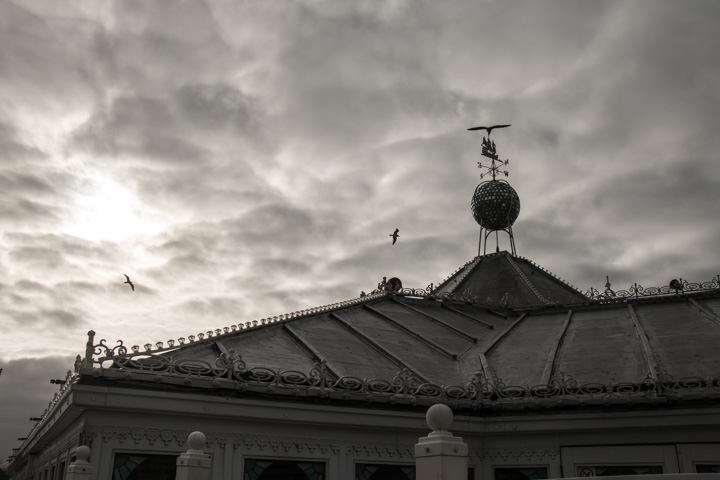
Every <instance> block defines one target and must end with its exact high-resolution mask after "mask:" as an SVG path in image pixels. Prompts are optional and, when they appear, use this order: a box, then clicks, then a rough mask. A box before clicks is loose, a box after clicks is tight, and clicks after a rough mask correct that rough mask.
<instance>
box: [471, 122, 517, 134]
mask: <svg viewBox="0 0 720 480" xmlns="http://www.w3.org/2000/svg"><path fill="white" fill-rule="evenodd" d="M509 126H510V125H509V124H508V125H493V126H492V127H473V128H468V130H487V132H488V136H490V133H491V132H492V131H493V128H505V127H509Z"/></svg>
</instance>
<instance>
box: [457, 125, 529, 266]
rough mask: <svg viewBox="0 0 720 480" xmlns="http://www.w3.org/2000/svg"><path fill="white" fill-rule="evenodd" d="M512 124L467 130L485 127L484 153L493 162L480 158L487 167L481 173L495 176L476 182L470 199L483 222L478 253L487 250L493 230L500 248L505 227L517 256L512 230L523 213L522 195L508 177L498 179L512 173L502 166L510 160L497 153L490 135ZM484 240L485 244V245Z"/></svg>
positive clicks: (480, 128) (482, 176) (512, 249)
mask: <svg viewBox="0 0 720 480" xmlns="http://www.w3.org/2000/svg"><path fill="white" fill-rule="evenodd" d="M509 126H510V125H493V126H491V127H473V128H468V130H485V131H487V136H484V137H483V140H482V151H481V154H482V155H483V156H484V157H486V158H489V159H490V164H489V165H488V164H483V163H482V162H478V168H480V169H486V170H487V171H484V172H482V173H481V174H480V179H483V178H485V177H486V176H488V175H490V176H492V180H486V181H485V182H482V183H481V184H480V185H478V186H477V188H476V189H475V194H474V195H473V197H472V201H471V203H470V209H471V211H472V214H473V217H474V218H475V221H476V222H477V223H478V224H479V225H480V239H479V244H478V255H480V252H481V251H482V254H483V255H484V254H485V253H487V240H488V237H489V236H490V234H492V233H493V232H494V233H495V243H496V252H499V251H500V245H499V239H498V232H499V231H503V232H506V233H507V234H508V236H509V237H510V250H511V253H512V255H513V256H516V251H515V237H514V236H513V232H512V225H513V223H515V220H516V219H517V217H518V215H519V214H520V197H518V194H517V192H515V190H514V189H513V188H512V187H511V186H510V184H509V183H508V182H506V181H505V180H498V179H497V177H498V176H499V175H500V174H503V175H505V176H506V177H507V176H508V175H509V172H508V171H507V170H503V169H502V167H505V166H507V165H508V164H509V163H510V160H507V159H506V160H501V159H500V157H499V156H498V153H497V146H496V145H495V142H494V141H493V140H491V139H490V134H491V133H492V131H493V129H496V128H505V127H509ZM483 240H484V244H485V247H484V248H483Z"/></svg>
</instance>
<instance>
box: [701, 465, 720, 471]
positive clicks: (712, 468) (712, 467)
mask: <svg viewBox="0 0 720 480" xmlns="http://www.w3.org/2000/svg"><path fill="white" fill-rule="evenodd" d="M695 471H696V472H697V473H720V464H717V465H695Z"/></svg>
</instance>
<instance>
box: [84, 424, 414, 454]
mask: <svg viewBox="0 0 720 480" xmlns="http://www.w3.org/2000/svg"><path fill="white" fill-rule="evenodd" d="M187 436H188V430H173V429H159V428H144V427H133V428H128V427H122V426H113V425H102V426H97V425H85V426H84V427H83V428H82V431H81V439H82V440H81V443H83V444H85V445H91V444H92V441H93V439H95V438H101V439H102V441H103V442H105V443H107V442H110V441H111V440H117V441H118V443H121V444H122V443H124V442H125V441H126V440H128V439H132V440H133V442H134V443H135V444H140V443H141V442H142V441H143V439H144V440H146V441H147V443H148V444H150V445H155V444H157V443H163V444H165V445H168V444H169V443H170V442H171V441H173V440H174V441H176V442H177V444H178V446H182V445H184V444H185V441H186V440H187ZM205 437H206V441H207V445H208V447H212V446H213V445H217V446H218V447H220V448H225V445H226V444H228V443H230V442H232V446H233V448H234V449H238V448H242V449H243V450H244V451H246V452H257V453H263V454H271V455H277V456H282V455H285V454H288V453H298V454H303V453H310V454H314V453H317V452H320V453H322V454H334V455H337V454H339V453H341V452H344V453H345V454H348V455H353V456H356V457H362V458H375V459H411V458H413V452H414V450H413V449H414V445H413V444H398V443H389V442H371V441H360V440H335V439H330V438H313V437H292V436H279V435H256V434H239V433H233V434H230V433H225V432H205Z"/></svg>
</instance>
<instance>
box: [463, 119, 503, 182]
mask: <svg viewBox="0 0 720 480" xmlns="http://www.w3.org/2000/svg"><path fill="white" fill-rule="evenodd" d="M509 126H510V125H493V126H492V127H473V128H468V130H486V131H487V137H483V141H482V155H483V157H487V158H489V159H490V165H483V164H482V162H478V168H487V169H488V171H487V172H483V173H481V174H480V178H481V179H482V178H484V177H485V175H488V174H490V175H492V179H493V180H495V177H496V176H497V175H499V174H500V173H503V174H505V176H506V177H507V176H508V175H509V173H508V171H507V170H500V167H501V166H502V167H504V166H505V165H508V164H509V163H510V160H500V158H499V157H498V154H497V148H496V147H495V142H493V141H492V140H490V134H491V133H492V131H493V129H495V128H505V127H509ZM496 162H497V163H498V164H499V165H498V164H496Z"/></svg>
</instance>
